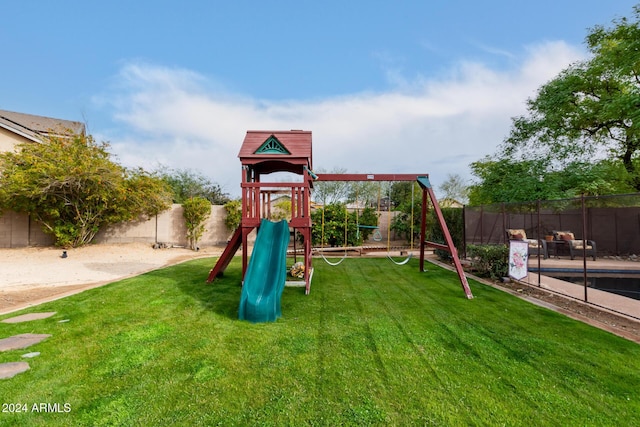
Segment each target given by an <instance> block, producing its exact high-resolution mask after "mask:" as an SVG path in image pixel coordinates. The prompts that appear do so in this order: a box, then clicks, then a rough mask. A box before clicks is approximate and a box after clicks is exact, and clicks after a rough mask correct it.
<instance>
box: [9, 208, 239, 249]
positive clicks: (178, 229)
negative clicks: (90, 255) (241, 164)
mask: <svg viewBox="0 0 640 427" xmlns="http://www.w3.org/2000/svg"><path fill="white" fill-rule="evenodd" d="M225 216H226V212H225V209H224V207H223V206H212V207H211V216H210V217H209V219H208V221H207V223H206V226H205V228H206V230H207V231H205V233H204V235H203V236H202V239H200V241H199V246H202V247H204V246H221V245H222V246H223V245H226V243H227V240H229V238H230V237H231V234H232V232H231V231H229V230H228V229H227V227H226V225H225V224H224V219H225ZM133 242H142V243H149V244H153V243H167V244H170V245H177V246H187V238H186V227H185V225H184V218H183V216H182V205H172V207H171V209H169V210H167V211H165V212H163V213H161V214H160V215H158V216H155V217H153V218H151V219H149V220H140V221H132V222H128V223H123V224H118V225H116V226H112V227H108V228H107V229H105V230H102V231H100V232H99V233H98V235H97V236H96V238H95V239H94V243H133ZM52 243H53V240H52V239H51V237H50V236H48V235H46V234H44V232H42V228H41V226H40V225H39V224H36V223H35V222H34V221H32V220H31V219H30V218H29V216H28V215H26V214H17V213H15V212H6V213H5V214H4V215H2V216H0V247H2V248H16V247H25V246H50V245H51V244H52Z"/></svg>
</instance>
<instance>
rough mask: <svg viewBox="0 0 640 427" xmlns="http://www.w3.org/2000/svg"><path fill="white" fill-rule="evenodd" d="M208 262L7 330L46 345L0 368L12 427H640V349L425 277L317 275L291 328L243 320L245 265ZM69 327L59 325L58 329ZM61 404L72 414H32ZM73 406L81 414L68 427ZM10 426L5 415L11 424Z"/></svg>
mask: <svg viewBox="0 0 640 427" xmlns="http://www.w3.org/2000/svg"><path fill="white" fill-rule="evenodd" d="M212 266H213V260H211V259H201V260H196V261H191V262H188V263H184V264H180V265H177V266H173V267H170V268H165V269H162V270H157V271H154V272H151V273H147V274H144V275H141V276H138V277H135V278H131V279H127V280H123V281H119V282H116V283H113V284H110V285H107V286H104V287H101V288H96V289H93V290H90V291H86V292H84V293H82V294H78V295H75V296H72V297H69V298H65V299H62V300H58V301H54V302H51V303H47V304H43V305H41V306H38V307H34V308H31V309H28V310H24V311H22V312H19V313H14V314H12V315H4V316H1V317H0V318H2V319H4V318H7V317H13V316H15V315H17V314H23V313H27V312H39V311H57V314H56V315H55V316H54V317H52V318H49V319H44V320H38V321H32V322H27V323H20V324H4V323H0V338H4V337H8V336H11V335H15V334H19V333H48V334H52V335H53V336H52V337H51V338H49V339H48V340H46V341H44V342H42V343H40V344H37V345H35V346H33V347H30V348H28V349H24V350H16V351H10V352H5V353H0V362H12V361H19V360H27V359H21V355H22V354H24V353H27V352H31V351H39V352H41V355H40V356H38V357H36V358H34V359H28V361H29V363H30V365H31V369H30V370H29V371H27V372H25V373H23V374H19V375H17V376H16V377H14V378H12V379H7V380H0V403H2V404H26V405H27V406H28V408H27V409H28V412H26V413H13V414H12V413H6V412H4V413H0V425H12V426H13V425H43V426H44V425H47V426H51V425H65V426H66V425H92V426H102V425H105V426H106V425H118V426H120V425H123V426H129V425H141V426H152V425H153V426H160V425H185V426H196V425H202V426H210V425H237V426H249V425H260V426H263V425H292V426H293V425H295V426H300V425H319V426H337V425H385V426H386V425H397V426H406V425H447V426H457V425H464V426H466V425H509V426H522V425H531V426H534V425H535V426H543V425H551V426H578V425H579V426H605V425H611V426H623V425H624V426H631V425H640V346H639V345H637V344H635V343H632V342H630V341H626V340H624V339H622V338H619V337H616V336H614V335H612V334H610V333H607V332H604V331H601V330H599V329H596V328H593V327H591V326H588V325H585V324H582V323H580V322H577V321H574V320H572V319H569V318H567V317H565V316H563V315H560V314H557V313H555V312H552V311H549V310H547V309H544V308H540V307H538V306H535V305H532V304H529V303H527V302H524V301H522V300H520V299H518V298H515V297H513V296H511V295H509V294H506V293H503V292H501V291H499V290H496V289H493V288H491V287H488V286H485V285H482V284H479V283H477V282H474V281H471V283H470V285H471V288H472V290H473V293H474V295H475V299H473V300H467V299H466V298H465V296H464V293H463V291H462V289H461V287H460V283H459V281H458V278H457V276H456V274H455V273H452V272H450V271H447V270H444V269H441V268H439V267H436V266H432V265H429V266H428V269H429V271H428V272H424V273H421V272H419V271H418V267H417V261H412V262H410V263H409V264H408V265H406V266H395V265H393V264H392V263H391V262H389V261H388V260H385V259H347V260H345V262H343V263H342V264H340V265H339V266H336V267H331V266H328V265H326V264H325V263H323V262H322V260H315V267H316V271H315V274H314V278H313V284H312V288H311V294H310V295H308V296H305V295H304V290H303V289H301V288H287V289H285V291H284V295H283V299H282V313H283V318H282V319H280V320H278V321H277V322H275V323H263V324H252V323H248V322H243V321H239V320H237V312H238V302H239V299H240V287H239V281H240V263H239V260H234V261H233V263H232V264H231V265H230V266H229V268H228V269H227V274H226V275H225V276H224V278H222V279H218V280H217V281H216V282H215V283H213V284H206V283H205V279H206V277H207V274H208V271H209V269H210V268H211V267H212ZM66 319H68V320H69V321H68V322H64V323H60V322H59V321H60V320H66ZM39 403H49V404H54V403H58V404H59V407H60V408H61V412H57V413H37V412H33V411H32V408H33V405H34V404H39ZM64 404H68V406H67V408H69V409H70V412H64V411H63V409H62V408H64V406H63V405H64ZM5 408H6V406H5Z"/></svg>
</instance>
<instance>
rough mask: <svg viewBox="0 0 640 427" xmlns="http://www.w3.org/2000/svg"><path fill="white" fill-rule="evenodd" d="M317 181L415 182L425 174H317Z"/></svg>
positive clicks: (425, 175)
mask: <svg viewBox="0 0 640 427" xmlns="http://www.w3.org/2000/svg"><path fill="white" fill-rule="evenodd" d="M317 176H318V179H317V181H416V180H417V179H418V177H419V176H424V177H428V176H429V175H428V174H426V173H416V174H411V173H375V174H374V173H319V174H317Z"/></svg>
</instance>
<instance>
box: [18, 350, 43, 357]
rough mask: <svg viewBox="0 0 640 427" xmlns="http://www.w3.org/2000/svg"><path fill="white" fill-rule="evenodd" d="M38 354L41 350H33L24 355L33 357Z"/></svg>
mask: <svg viewBox="0 0 640 427" xmlns="http://www.w3.org/2000/svg"><path fill="white" fill-rule="evenodd" d="M36 356H40V352H39V351H32V352H31V353H26V354H23V355H22V357H27V358H32V357H36Z"/></svg>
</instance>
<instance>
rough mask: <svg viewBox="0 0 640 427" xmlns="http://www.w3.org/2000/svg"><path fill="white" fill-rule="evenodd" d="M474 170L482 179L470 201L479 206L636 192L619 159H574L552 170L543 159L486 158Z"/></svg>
mask: <svg viewBox="0 0 640 427" xmlns="http://www.w3.org/2000/svg"><path fill="white" fill-rule="evenodd" d="M471 169H472V171H473V174H474V175H475V176H476V177H478V178H479V182H477V183H475V184H473V185H471V186H470V187H469V204H470V205H476V206H477V205H487V204H492V203H502V202H527V201H533V200H552V199H565V198H571V197H577V196H579V195H581V194H585V195H603V194H620V193H630V192H633V188H632V187H631V186H629V184H628V183H627V181H626V179H625V178H626V177H627V173H626V171H625V170H624V168H623V166H622V164H621V162H619V161H610V160H602V161H599V162H593V163H589V162H571V163H567V164H565V165H563V167H562V168H561V169H560V170H550V168H549V167H548V162H547V161H542V160H520V161H515V160H511V159H504V158H503V159H493V158H485V159H483V160H479V161H477V162H474V163H472V164H471Z"/></svg>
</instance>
